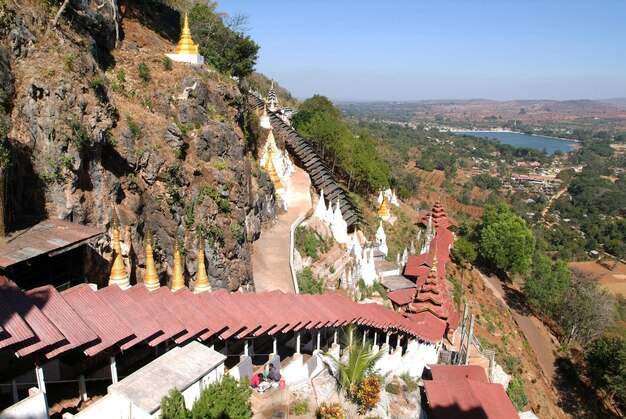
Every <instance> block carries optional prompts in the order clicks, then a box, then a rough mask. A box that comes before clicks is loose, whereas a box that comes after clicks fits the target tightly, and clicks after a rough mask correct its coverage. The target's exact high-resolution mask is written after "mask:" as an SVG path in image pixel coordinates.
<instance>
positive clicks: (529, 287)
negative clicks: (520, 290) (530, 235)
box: [524, 250, 571, 316]
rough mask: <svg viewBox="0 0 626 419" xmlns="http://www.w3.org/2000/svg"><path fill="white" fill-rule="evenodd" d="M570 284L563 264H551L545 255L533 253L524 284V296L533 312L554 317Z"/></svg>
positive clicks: (566, 269)
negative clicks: (536, 311)
mask: <svg viewBox="0 0 626 419" xmlns="http://www.w3.org/2000/svg"><path fill="white" fill-rule="evenodd" d="M570 284H571V275H570V272H569V269H568V268H567V264H566V263H565V262H563V261H562V260H559V261H557V262H555V263H554V264H553V263H552V262H551V261H550V258H548V257H547V256H546V255H545V254H543V253H542V252H540V251H539V250H538V251H536V252H535V254H534V255H533V264H532V269H531V270H530V273H529V274H528V275H527V277H526V282H525V284H524V294H525V295H526V298H527V299H528V302H529V303H530V305H531V306H533V308H534V309H535V310H538V311H539V312H541V313H544V314H547V315H549V316H552V315H554V313H555V309H556V307H557V306H558V305H559V304H560V303H561V300H562V298H563V296H564V294H565V292H566V291H567V289H568V287H569V286H570Z"/></svg>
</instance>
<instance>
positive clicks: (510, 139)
mask: <svg viewBox="0 0 626 419" xmlns="http://www.w3.org/2000/svg"><path fill="white" fill-rule="evenodd" d="M453 134H461V135H471V136H473V137H478V138H484V137H487V138H495V139H496V140H498V141H500V142H501V143H502V144H509V145H512V146H513V147H530V148H536V149H537V150H543V149H544V148H545V149H546V151H547V152H548V154H552V153H554V152H555V151H556V150H561V151H562V152H563V153H567V152H568V151H573V150H574V149H575V147H574V144H576V142H574V141H568V140H558V139H556V138H550V137H543V136H541V135H528V134H518V133H517V132H499V131H455V132H453Z"/></svg>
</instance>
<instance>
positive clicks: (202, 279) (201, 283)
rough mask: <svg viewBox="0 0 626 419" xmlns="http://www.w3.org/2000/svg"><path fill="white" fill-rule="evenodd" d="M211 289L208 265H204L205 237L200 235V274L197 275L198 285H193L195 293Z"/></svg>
mask: <svg viewBox="0 0 626 419" xmlns="http://www.w3.org/2000/svg"><path fill="white" fill-rule="evenodd" d="M205 291H211V284H210V283H209V277H208V275H207V274H206V266H205V265H204V237H202V235H200V234H199V235H198V274H197V276H196V285H195V286H194V287H193V293H194V294H199V293H201V292H205Z"/></svg>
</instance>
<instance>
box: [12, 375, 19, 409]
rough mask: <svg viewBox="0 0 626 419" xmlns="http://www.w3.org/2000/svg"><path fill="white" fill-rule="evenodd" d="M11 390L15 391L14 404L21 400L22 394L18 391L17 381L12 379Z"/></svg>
mask: <svg viewBox="0 0 626 419" xmlns="http://www.w3.org/2000/svg"><path fill="white" fill-rule="evenodd" d="M11 392H12V393H13V404H15V403H17V402H19V401H20V395H19V394H18V393H17V381H15V380H11Z"/></svg>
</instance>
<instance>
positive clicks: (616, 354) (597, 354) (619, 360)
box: [586, 336, 626, 404]
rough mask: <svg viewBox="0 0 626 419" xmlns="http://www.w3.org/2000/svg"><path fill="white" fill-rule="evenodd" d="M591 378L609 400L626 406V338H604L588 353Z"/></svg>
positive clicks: (595, 342) (587, 359)
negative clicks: (617, 401) (615, 400)
mask: <svg viewBox="0 0 626 419" xmlns="http://www.w3.org/2000/svg"><path fill="white" fill-rule="evenodd" d="M586 364H587V369H588V374H589V378H591V380H592V381H593V382H594V384H595V385H596V386H597V387H599V388H601V389H603V390H605V391H606V392H607V394H608V396H609V399H617V400H619V401H621V403H623V404H626V338H624V337H623V336H602V337H600V338H598V339H596V340H595V341H594V342H593V344H592V345H591V348H590V349H589V351H588V352H587V356H586Z"/></svg>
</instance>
